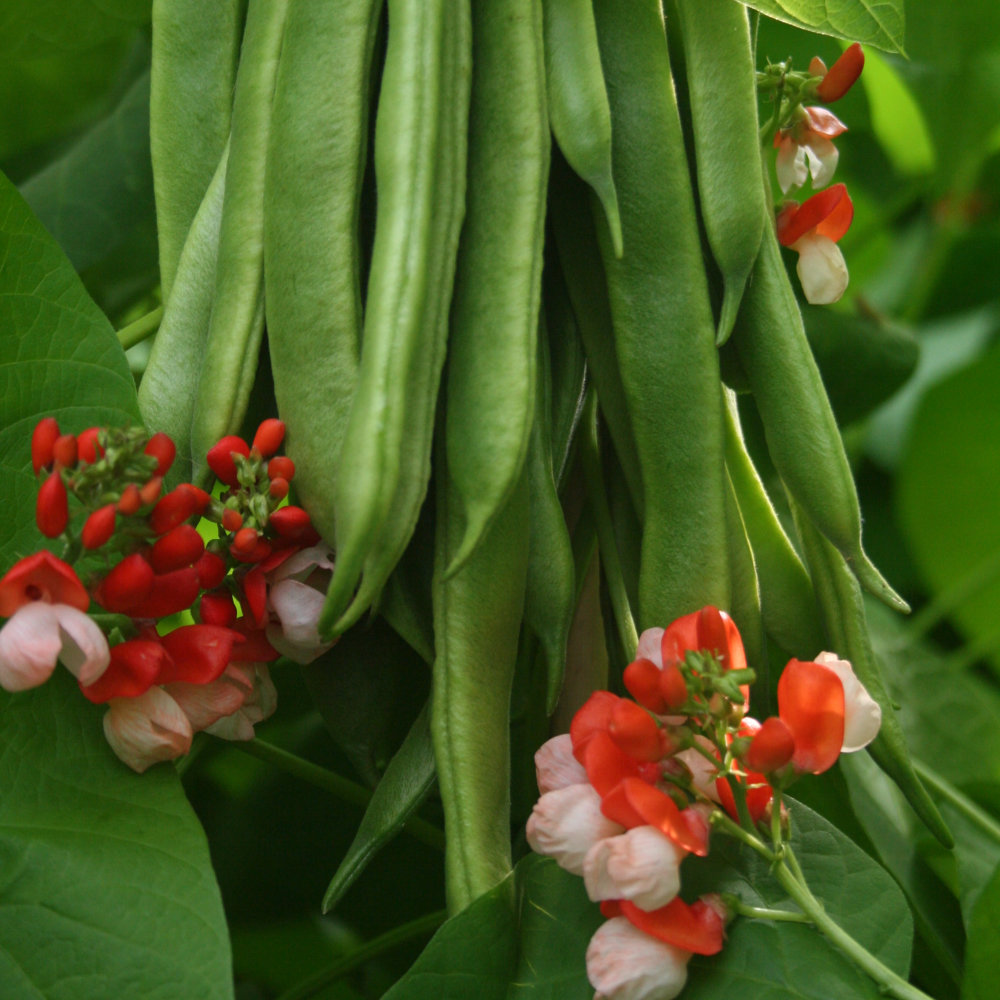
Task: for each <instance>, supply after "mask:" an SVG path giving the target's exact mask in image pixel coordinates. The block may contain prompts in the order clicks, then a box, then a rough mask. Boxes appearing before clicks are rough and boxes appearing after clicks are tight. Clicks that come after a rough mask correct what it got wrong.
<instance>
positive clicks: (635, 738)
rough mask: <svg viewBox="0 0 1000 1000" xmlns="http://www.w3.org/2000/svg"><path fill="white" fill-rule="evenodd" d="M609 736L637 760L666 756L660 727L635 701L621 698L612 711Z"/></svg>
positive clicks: (651, 759) (649, 759)
mask: <svg viewBox="0 0 1000 1000" xmlns="http://www.w3.org/2000/svg"><path fill="white" fill-rule="evenodd" d="M608 735H609V736H610V737H611V739H612V740H613V741H614V743H615V745H616V746H617V747H618V748H619V749H620V750H623V751H624V752H625V753H627V754H628V755H629V756H630V757H634V758H635V759H636V760H645V761H653V760H660V758H661V757H663V756H664V753H663V742H662V741H661V739H660V727H659V726H658V725H657V724H656V723H655V722H654V721H653V717H652V716H651V715H650V714H649V712H647V711H646V710H645V709H644V708H641V707H640V706H639V705H637V704H636V703H635V702H634V701H629V700H628V699H627V698H621V699H620V700H619V701H618V704H617V705H615V707H614V708H613V709H612V710H611V719H610V720H609V722H608Z"/></svg>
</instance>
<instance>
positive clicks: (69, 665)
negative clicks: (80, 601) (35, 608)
mask: <svg viewBox="0 0 1000 1000" xmlns="http://www.w3.org/2000/svg"><path fill="white" fill-rule="evenodd" d="M52 610H53V611H54V612H55V613H56V617H57V618H58V619H59V635H60V638H61V639H62V650H61V652H60V653H59V659H60V660H61V661H62V663H63V666H65V667H66V669H67V670H68V671H69V672H70V673H71V674H73V676H74V677H76V678H77V680H79V682H80V683H81V684H83V685H84V686H86V685H87V684H93V683H94V681H96V680H97V678H98V677H100V676H101V674H103V673H104V671H105V670H107V668H108V664H109V663H110V662H111V653H110V652H109V650H108V640H107V639H106V638H105V637H104V633H103V632H102V631H101V629H100V627H99V626H98V624H97V622H95V621H94V619H93V618H91V617H90V615H88V614H85V613H84V612H83V611H79V610H77V609H76V608H74V607H71V606H70V605H68V604H53V605H52Z"/></svg>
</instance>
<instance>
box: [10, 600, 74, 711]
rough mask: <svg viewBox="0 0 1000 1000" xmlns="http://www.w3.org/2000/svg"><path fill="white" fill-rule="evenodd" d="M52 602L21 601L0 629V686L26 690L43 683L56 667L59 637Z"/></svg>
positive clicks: (57, 623) (60, 638) (57, 622)
mask: <svg viewBox="0 0 1000 1000" xmlns="http://www.w3.org/2000/svg"><path fill="white" fill-rule="evenodd" d="M52 609H53V605H51V604H46V603H45V602H44V601H32V602H31V603H30V604H23V605H21V607H20V608H18V609H17V611H15V612H14V614H13V615H11V616H10V618H9V619H8V620H7V624H6V625H4V627H3V628H2V629H0V687H3V688H4V689H5V690H7V691H26V690H27V689H28V688H33V687H38V686H39V685H40V684H44V683H45V682H46V681H47V680H48V679H49V678H50V677H51V676H52V671H53V670H55V668H56V661H57V660H58V659H59V652H60V650H61V649H62V637H61V636H60V634H59V618H58V616H57V615H56V613H55V611H53V610H52Z"/></svg>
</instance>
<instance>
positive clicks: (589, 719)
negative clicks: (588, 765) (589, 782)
mask: <svg viewBox="0 0 1000 1000" xmlns="http://www.w3.org/2000/svg"><path fill="white" fill-rule="evenodd" d="M617 703H618V695H615V694H612V693H611V692H610V691H595V692H594V693H593V694H592V695H591V696H590V697H589V698H588V699H587V700H586V701H585V702H584V703H583V705H581V706H580V708H579V709H578V710H577V713H576V715H574V716H573V721H572V722H571V723H570V724H569V735H570V738H571V740H572V742H573V756H574V757H576V759H577V760H578V761H580V763H581V764H582V763H583V752H584V749H585V748H586V745H587V742H588V741H589V740H590V738H591V737H592V736H593V735H594V733H599V732H602V733H603V732H607V729H608V723H609V722H610V721H611V711H612V709H613V708H614V707H615V705H616V704H617Z"/></svg>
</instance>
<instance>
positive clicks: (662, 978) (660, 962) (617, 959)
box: [587, 917, 691, 1000]
mask: <svg viewBox="0 0 1000 1000" xmlns="http://www.w3.org/2000/svg"><path fill="white" fill-rule="evenodd" d="M690 958H691V952H689V951H682V950H681V949H680V948H675V947H674V946H673V945H669V944H666V943H665V942H663V941H659V940H657V939H656V938H654V937H651V936H650V935H649V934H646V933H644V932H643V931H641V930H639V928H638V927H636V926H635V925H634V924H633V923H632V922H631V921H629V920H628V919H627V918H625V917H614V918H613V919H611V920H608V921H606V922H605V923H603V924H602V925H601V926H600V927H598V929H597V931H596V932H595V933H594V936H593V937H592V938H591V939H590V944H589V945H588V947H587V978H588V979H589V980H590V985H591V986H593V987H594V989H595V990H596V991H597V992H596V993H595V994H594V1000H670V998H671V997H675V996H677V994H678V993H680V991H681V990H682V989H684V984H685V983H686V982H687V965H688V961H689V960H690Z"/></svg>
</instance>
